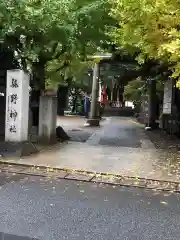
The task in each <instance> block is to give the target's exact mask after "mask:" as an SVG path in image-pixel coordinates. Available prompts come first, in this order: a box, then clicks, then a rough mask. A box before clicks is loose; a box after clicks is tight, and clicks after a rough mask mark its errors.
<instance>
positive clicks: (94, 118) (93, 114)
mask: <svg viewBox="0 0 180 240" xmlns="http://www.w3.org/2000/svg"><path fill="white" fill-rule="evenodd" d="M98 90H99V63H96V64H95V66H94V69H93V84H92V100H91V110H90V115H89V119H88V121H87V122H88V124H89V125H90V126H99V121H100V118H99V115H98V95H99V92H98Z"/></svg>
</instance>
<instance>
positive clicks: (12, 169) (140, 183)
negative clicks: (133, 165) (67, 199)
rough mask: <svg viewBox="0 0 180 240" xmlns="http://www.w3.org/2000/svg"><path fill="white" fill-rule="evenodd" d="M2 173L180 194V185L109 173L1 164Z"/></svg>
mask: <svg viewBox="0 0 180 240" xmlns="http://www.w3.org/2000/svg"><path fill="white" fill-rule="evenodd" d="M0 172H9V173H12V174H13V173H16V174H24V175H27V176H41V177H55V178H58V179H66V180H74V181H81V182H82V181H83V182H93V183H103V184H107V185H116V186H126V187H136V188H145V189H151V190H158V191H168V192H178V193H180V183H179V182H172V181H164V180H154V179H146V178H137V177H128V176H121V175H113V174H109V173H96V172H89V171H82V170H72V169H59V168H54V169H53V168H48V167H43V166H42V167H41V166H33V165H32V166H30V165H25V164H7V162H6V163H2V162H1V163H0Z"/></svg>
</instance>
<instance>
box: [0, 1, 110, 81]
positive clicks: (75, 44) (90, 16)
mask: <svg viewBox="0 0 180 240" xmlns="http://www.w3.org/2000/svg"><path fill="white" fill-rule="evenodd" d="M109 8H110V6H109V4H108V2H107V1H103V0H61V1H58V0H4V1H1V2H0V27H1V30H0V39H1V42H3V43H4V44H6V45H7V46H8V47H10V48H11V49H13V50H14V51H16V57H17V58H18V59H19V62H20V65H21V67H22V68H25V69H26V68H27V66H29V67H30V68H31V70H32V71H33V73H34V75H35V79H36V82H37V83H38V82H39V83H40V84H42V85H43V84H44V78H46V77H48V78H49V79H51V78H52V76H53V74H54V76H56V75H57V73H59V75H60V74H61V76H64V77H66V78H68V77H72V75H74V74H75V73H76V72H79V71H80V70H81V69H84V66H85V64H84V63H85V62H87V66H89V61H87V59H86V56H87V55H91V54H94V53H96V52H99V51H101V49H102V46H103V45H104V44H106V42H107V41H108V37H107V36H106V35H105V31H106V29H107V27H108V26H109V25H111V24H112V18H111V17H110V16H109V15H108V11H109ZM77 65H78V67H75V66H77ZM80 65H81V66H80Z"/></svg>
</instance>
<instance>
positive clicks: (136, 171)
mask: <svg viewBox="0 0 180 240" xmlns="http://www.w3.org/2000/svg"><path fill="white" fill-rule="evenodd" d="M84 121H85V120H84V118H82V117H62V118H58V120H57V125H61V126H63V128H64V129H65V130H66V131H67V132H68V134H69V135H70V137H71V140H70V141H69V142H66V143H59V144H57V145H55V146H52V147H49V148H45V149H42V150H41V151H40V153H39V154H37V155H31V156H29V157H24V158H19V159H12V158H11V159H1V161H2V162H3V161H5V162H7V163H10V164H11V163H16V164H25V165H27V166H28V165H29V166H43V167H48V168H59V169H66V170H67V169H68V170H70V171H76V170H77V171H79V170H80V171H87V172H93V173H104V174H112V175H113V174H114V175H121V176H128V177H135V178H145V179H153V180H163V181H171V182H179V183H180V168H179V166H180V158H179V153H178V152H176V153H171V154H169V153H167V152H166V151H164V150H162V149H157V148H155V147H154V145H153V143H152V142H151V141H150V140H149V138H148V137H147V134H146V132H145V130H144V128H143V126H142V125H140V124H138V123H137V122H136V121H135V119H133V118H125V117H109V118H106V119H104V120H102V121H101V127H100V128H90V127H84Z"/></svg>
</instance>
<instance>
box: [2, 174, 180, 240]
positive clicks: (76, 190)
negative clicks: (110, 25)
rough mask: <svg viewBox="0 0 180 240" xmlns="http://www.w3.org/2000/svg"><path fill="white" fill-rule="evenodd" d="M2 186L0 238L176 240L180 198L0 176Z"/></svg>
mask: <svg viewBox="0 0 180 240" xmlns="http://www.w3.org/2000/svg"><path fill="white" fill-rule="evenodd" d="M0 183H1V187H0V232H3V233H5V234H3V237H2V235H0V236H1V238H0V239H4V240H18V239H19V240H30V239H31V238H36V239H38V240H40V239H42V240H63V239H66V240H85V239H88V240H91V239H92V240H101V239H103V240H104V239H107V240H111V239H112V240H116V239H117V240H121V239H122V240H136V239H137V240H141V239H142V240H147V239H148V240H149V239H153V240H158V239H161V240H162V239H163V240H167V239H169V240H174V239H178V240H179V239H180V227H179V223H180V195H179V194H167V193H163V192H161V193H160V192H154V191H147V190H145V189H136V188H125V187H115V188H114V187H113V186H107V185H102V184H100V185H99V184H93V183H82V182H75V181H68V180H52V179H46V178H40V177H32V176H31V177H28V178H27V177H26V176H24V175H8V176H6V175H4V174H2V173H1V174H0ZM9 234H12V235H9ZM20 236H24V238H20Z"/></svg>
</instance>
